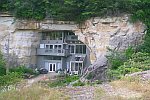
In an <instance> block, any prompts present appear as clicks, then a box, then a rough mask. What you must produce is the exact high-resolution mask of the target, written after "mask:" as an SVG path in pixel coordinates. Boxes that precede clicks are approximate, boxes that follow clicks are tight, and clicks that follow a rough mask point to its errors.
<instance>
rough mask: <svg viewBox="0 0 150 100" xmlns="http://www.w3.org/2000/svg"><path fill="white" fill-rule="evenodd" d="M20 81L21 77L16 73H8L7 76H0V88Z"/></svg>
mask: <svg viewBox="0 0 150 100" xmlns="http://www.w3.org/2000/svg"><path fill="white" fill-rule="evenodd" d="M21 79H22V77H21V75H20V74H18V73H9V74H7V75H3V76H0V87H2V86H8V85H12V84H15V83H17V82H19V81H20V80H21Z"/></svg>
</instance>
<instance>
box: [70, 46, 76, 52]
mask: <svg viewBox="0 0 150 100" xmlns="http://www.w3.org/2000/svg"><path fill="white" fill-rule="evenodd" d="M69 51H70V53H75V46H74V45H69Z"/></svg>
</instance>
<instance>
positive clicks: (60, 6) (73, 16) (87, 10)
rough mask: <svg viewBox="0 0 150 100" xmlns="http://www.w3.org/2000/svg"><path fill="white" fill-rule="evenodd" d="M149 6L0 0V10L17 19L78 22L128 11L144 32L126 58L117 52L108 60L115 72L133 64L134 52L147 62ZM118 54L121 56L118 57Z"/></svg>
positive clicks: (97, 0)
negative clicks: (49, 19)
mask: <svg viewBox="0 0 150 100" xmlns="http://www.w3.org/2000/svg"><path fill="white" fill-rule="evenodd" d="M149 7H150V0H0V11H2V12H5V11H8V12H10V13H12V14H13V15H14V16H16V18H20V19H34V20H42V19H44V18H54V19H57V20H71V21H77V22H82V21H85V20H87V19H89V18H91V17H97V16H99V17H105V16H120V15H121V14H126V13H127V14H131V19H132V20H131V21H133V22H134V21H142V22H143V23H144V24H145V25H146V35H145V37H144V42H143V43H142V45H139V46H138V47H137V48H136V50H135V51H134V52H133V54H132V53H131V54H129V55H130V57H127V56H126V55H124V53H120V54H119V55H118V57H119V58H115V59H113V58H111V59H110V61H109V62H110V64H112V65H111V66H113V65H116V67H112V68H113V69H115V70H117V72H118V68H122V66H125V65H126V64H130V65H132V66H134V64H133V62H135V61H134V57H133V56H134V55H138V56H137V57H139V56H141V55H146V56H144V57H146V58H144V59H146V60H147V59H148V62H147V63H149V59H150V58H147V55H148V57H149V54H148V53H150V42H149V41H150V20H149V19H150V8H149ZM138 52H140V53H138ZM122 54H123V57H125V58H122ZM139 54H141V55H139ZM112 56H113V55H112ZM114 57H115V56H114ZM126 57H127V58H126ZM139 58H140V57H139ZM111 61H112V62H111ZM131 62H132V63H131ZM135 63H137V62H135ZM138 63H140V64H141V63H142V65H141V66H143V64H144V65H145V62H144V63H143V61H142V60H140V61H138ZM119 66H120V67H119ZM146 66H147V65H146ZM123 68H124V67H123ZM131 68H132V67H131ZM124 70H127V69H124ZM134 70H135V69H134Z"/></svg>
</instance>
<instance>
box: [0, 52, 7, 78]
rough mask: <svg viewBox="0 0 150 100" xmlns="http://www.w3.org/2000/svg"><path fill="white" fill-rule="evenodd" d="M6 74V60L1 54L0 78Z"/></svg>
mask: <svg viewBox="0 0 150 100" xmlns="http://www.w3.org/2000/svg"><path fill="white" fill-rule="evenodd" d="M5 74H6V68H5V60H4V59H3V55H2V53H1V52H0V76H2V75H5Z"/></svg>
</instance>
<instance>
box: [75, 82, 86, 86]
mask: <svg viewBox="0 0 150 100" xmlns="http://www.w3.org/2000/svg"><path fill="white" fill-rule="evenodd" d="M84 85H85V83H83V82H81V81H78V82H76V83H74V84H73V86H84Z"/></svg>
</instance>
